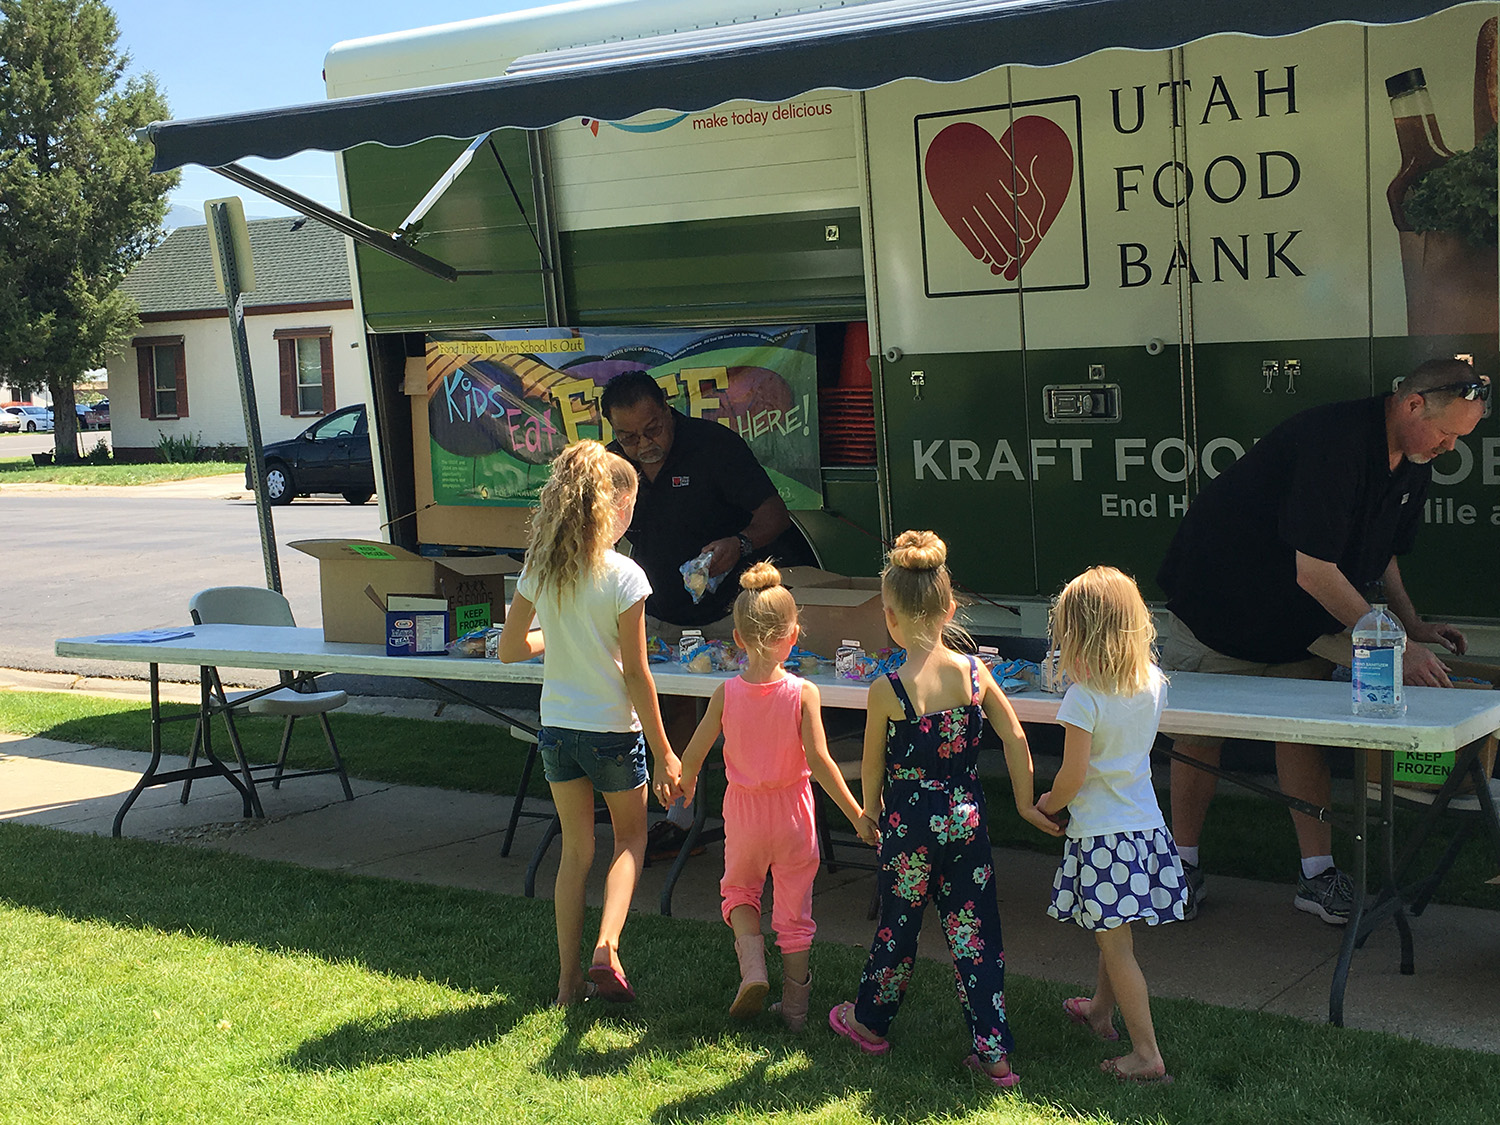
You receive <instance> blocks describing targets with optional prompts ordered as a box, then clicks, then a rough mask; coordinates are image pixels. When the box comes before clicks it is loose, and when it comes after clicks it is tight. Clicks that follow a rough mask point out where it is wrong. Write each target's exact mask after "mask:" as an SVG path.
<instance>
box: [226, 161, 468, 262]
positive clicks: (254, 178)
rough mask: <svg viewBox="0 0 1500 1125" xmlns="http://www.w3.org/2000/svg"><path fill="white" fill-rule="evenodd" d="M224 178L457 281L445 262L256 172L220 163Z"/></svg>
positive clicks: (396, 256) (366, 242)
mask: <svg viewBox="0 0 1500 1125" xmlns="http://www.w3.org/2000/svg"><path fill="white" fill-rule="evenodd" d="M213 171H215V172H217V173H219V175H221V176H223V177H224V178H225V179H229V180H233V181H234V182H235V183H237V184H240V185H242V186H244V187H247V188H249V189H250V190H251V191H255V192H259V193H260V194H261V195H264V196H265V197H266V198H267V199H273V200H275V201H276V202H277V203H280V204H281V205H282V206H284V207H290V208H292V209H293V210H296V211H301V212H302V213H303V214H304V215H307V216H308V217H309V218H313V219H317V220H318V222H320V223H323V224H324V225H325V226H330V227H332V228H333V229H334V230H336V231H338V232H339V233H341V234H345V235H348V236H349V237H350V238H352V239H354V241H355V242H358V243H360V244H361V245H363V246H368V247H370V249H372V250H379V251H380V252H381V253H382V254H389V255H390V256H391V257H393V258H399V259H400V260H401V261H403V262H405V263H406V264H407V265H411V266H416V267H417V269H419V270H421V271H422V272H423V273H427V274H431V275H432V276H433V277H436V278H438V279H440V280H442V281H457V280H458V270H456V269H454V268H453V267H452V266H450V265H449V264H448V263H447V262H440V261H438V260H437V259H436V258H434V257H431V256H429V255H427V254H424V253H422V252H421V251H420V250H415V249H413V248H412V247H410V246H408V245H406V243H404V242H401V241H400V240H399V239H397V238H395V237H394V236H393V235H391V234H389V233H388V232H386V231H383V230H380V229H379V228H378V227H372V226H370V225H369V224H367V223H362V222H360V221H359V220H358V219H352V218H350V217H349V216H348V215H345V214H342V213H341V212H338V211H335V210H333V209H332V208H331V207H325V206H324V205H323V204H321V203H319V202H318V201H317V200H315V199H309V198H308V197H307V196H305V195H301V194H299V193H298V192H295V191H293V190H292V189H291V188H289V187H285V186H283V185H281V184H278V183H277V182H276V181H275V180H269V179H267V178H266V177H265V176H262V175H260V174H259V173H258V172H252V171H251V170H250V169H249V168H246V167H245V166H244V165H243V164H221V165H219V166H217V167H215V168H214V169H213Z"/></svg>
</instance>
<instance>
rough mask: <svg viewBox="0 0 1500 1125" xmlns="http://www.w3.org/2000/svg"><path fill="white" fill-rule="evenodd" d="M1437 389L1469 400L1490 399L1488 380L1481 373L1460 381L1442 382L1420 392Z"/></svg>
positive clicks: (1429, 392) (1433, 392)
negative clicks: (1438, 385)
mask: <svg viewBox="0 0 1500 1125" xmlns="http://www.w3.org/2000/svg"><path fill="white" fill-rule="evenodd" d="M1438 391H1452V392H1453V393H1454V394H1455V395H1457V396H1458V397H1459V398H1465V399H1468V400H1469V401H1470V402H1476V401H1477V402H1489V401H1490V381H1489V379H1488V378H1486V377H1485V376H1483V375H1480V376H1477V377H1476V378H1474V379H1466V380H1464V381H1463V382H1462V383H1444V384H1443V385H1442V386H1441V387H1428V388H1427V389H1426V390H1425V391H1423V392H1422V394H1424V395H1430V394H1436V393H1437V392H1438Z"/></svg>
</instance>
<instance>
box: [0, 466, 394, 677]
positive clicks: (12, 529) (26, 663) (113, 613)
mask: <svg viewBox="0 0 1500 1125" xmlns="http://www.w3.org/2000/svg"><path fill="white" fill-rule="evenodd" d="M236 494H237V490H235V489H233V487H232V486H228V487H225V488H223V489H221V490H220V491H219V494H218V495H217V496H212V495H204V496H162V495H160V494H159V493H157V491H156V489H155V488H136V489H125V488H121V489H111V490H109V491H108V492H107V493H103V494H100V493H97V492H95V490H93V489H89V490H83V489H78V490H56V491H50V492H45V493H42V492H18V491H16V490H14V489H12V488H6V489H4V490H3V491H0V520H3V524H4V526H5V528H6V534H5V539H4V542H5V547H4V556H5V567H4V569H5V571H6V572H7V576H8V580H7V581H6V582H4V583H3V584H0V620H4V621H5V623H6V628H5V631H4V634H3V635H4V641H3V643H0V656H3V662H4V663H5V664H6V665H8V666H10V667H14V668H29V669H45V670H51V671H77V672H81V673H84V674H87V675H118V674H120V671H121V666H120V665H118V664H114V663H112V662H100V663H98V664H91V663H89V662H78V661H75V660H72V659H69V660H63V659H61V658H59V657H57V656H55V655H54V654H53V651H52V648H53V642H54V641H55V640H56V639H57V638H58V637H66V636H79V635H83V634H89V633H105V632H114V631H121V630H125V629H142V628H152V627H156V626H162V625H182V624H186V623H187V621H188V609H187V607H188V599H189V598H190V597H192V595H193V594H194V593H196V592H197V591H198V590H200V589H202V588H204V587H206V586H264V585H265V584H266V579H265V567H264V564H263V563H262V560H261V552H260V537H259V534H258V530H257V525H256V519H255V505H254V503H253V502H251V501H250V500H248V499H239V498H235V499H226V498H225V497H226V496H229V495H236ZM273 522H274V526H275V529H276V539H277V542H278V544H279V547H278V555H279V558H280V565H281V576H282V589H283V591H284V592H285V593H286V595H287V599H288V600H289V601H290V602H291V605H292V612H293V614H294V615H295V616H296V618H297V622H298V624H301V625H321V624H322V612H321V605H320V600H319V593H318V563H317V560H316V559H313V558H311V557H309V556H307V555H304V554H303V553H302V552H301V551H294V550H291V549H289V548H288V547H287V546H286V544H287V543H289V542H292V541H293V540H297V539H314V538H330V537H345V536H348V537H354V538H364V539H378V538H380V531H379V526H378V525H379V515H378V509H377V508H376V507H375V505H374V504H369V505H365V506H362V507H354V506H351V505H349V504H345V503H344V502H343V501H342V500H336V499H329V500H326V501H325V500H320V499H311V500H299V501H296V502H295V503H293V504H291V505H288V506H287V507H284V508H277V509H275V510H274V515H273Z"/></svg>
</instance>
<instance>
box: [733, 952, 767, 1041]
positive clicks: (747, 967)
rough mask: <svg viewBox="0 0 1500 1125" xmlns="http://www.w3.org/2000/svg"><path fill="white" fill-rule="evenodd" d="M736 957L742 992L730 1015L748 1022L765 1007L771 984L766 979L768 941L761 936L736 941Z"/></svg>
mask: <svg viewBox="0 0 1500 1125" xmlns="http://www.w3.org/2000/svg"><path fill="white" fill-rule="evenodd" d="M734 952H735V956H737V957H738V958H739V959H740V990H739V992H737V993H736V994H735V997H734V1003H733V1004H731V1005H729V1014H730V1015H731V1016H734V1017H735V1018H736V1019H741V1020H746V1019H749V1018H750V1017H751V1016H753V1015H755V1013H756V1012H758V1011H760V1010H761V1009H762V1008H763V1007H765V1003H766V993H768V992H770V991H771V982H770V981H768V980H767V979H766V939H765V937H764V936H763V935H761V934H746V935H745V936H744V937H742V938H735V939H734Z"/></svg>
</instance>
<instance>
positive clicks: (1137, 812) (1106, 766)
mask: <svg viewBox="0 0 1500 1125" xmlns="http://www.w3.org/2000/svg"><path fill="white" fill-rule="evenodd" d="M1166 702H1167V681H1166V677H1165V676H1163V675H1162V674H1161V669H1159V668H1157V667H1156V666H1155V665H1152V667H1151V682H1150V685H1149V686H1148V687H1147V688H1146V690H1145V691H1142V692H1138V693H1137V694H1135V695H1110V694H1108V693H1106V692H1102V691H1096V690H1094V689H1093V688H1089V687H1084V686H1083V685H1082V684H1074V685H1073V686H1072V687H1070V688H1068V693H1067V694H1066V695H1064V696H1063V701H1062V705H1061V706H1059V707H1058V709H1057V721H1058V722H1060V723H1072V724H1073V725H1074V726H1075V727H1077V728H1079V729H1080V730H1086V731H1088V732H1089V733H1090V734H1091V735H1092V736H1093V745H1092V746H1091V748H1090V754H1089V765H1088V772H1087V773H1085V774H1084V777H1083V787H1082V788H1081V789H1079V790H1078V795H1077V796H1076V797H1074V798H1073V800H1072V801H1071V802H1069V804H1068V816H1069V818H1070V819H1069V820H1068V828H1067V833H1068V836H1069V837H1070V838H1072V839H1075V840H1077V839H1081V838H1083V837H1084V836H1103V835H1105V834H1106V833H1109V832H1145V831H1149V830H1150V829H1153V828H1161V827H1162V826H1163V825H1165V824H1166V821H1165V820H1164V819H1163V818H1162V815H1161V806H1160V805H1158V804H1157V803H1156V790H1154V789H1152V788H1151V743H1152V742H1153V741H1155V739H1156V728H1157V724H1158V723H1160V722H1161V710H1162V707H1163V706H1165V704H1166Z"/></svg>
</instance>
